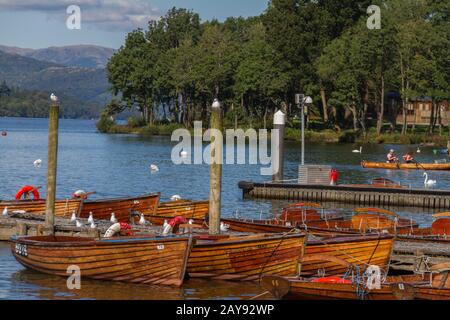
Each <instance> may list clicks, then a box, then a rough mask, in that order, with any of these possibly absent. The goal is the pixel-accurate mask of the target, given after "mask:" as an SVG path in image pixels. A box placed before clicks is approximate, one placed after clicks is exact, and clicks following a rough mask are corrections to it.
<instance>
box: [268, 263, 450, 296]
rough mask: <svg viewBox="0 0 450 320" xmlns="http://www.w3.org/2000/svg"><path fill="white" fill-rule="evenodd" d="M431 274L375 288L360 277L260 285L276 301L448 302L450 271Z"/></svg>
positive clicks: (439, 269)
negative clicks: (419, 300) (418, 300)
mask: <svg viewBox="0 0 450 320" xmlns="http://www.w3.org/2000/svg"><path fill="white" fill-rule="evenodd" d="M434 272H435V273H429V274H427V275H418V274H414V275H403V276H390V277H387V278H386V280H385V281H384V282H383V283H380V286H379V287H372V286H369V282H370V283H371V280H369V279H367V282H366V283H364V278H359V279H355V278H353V279H350V278H347V277H334V278H286V277H285V278H283V277H279V276H266V275H264V276H263V277H262V279H261V281H260V284H261V286H262V287H263V288H264V289H266V290H267V292H269V293H271V294H272V295H273V297H274V298H276V299H288V300H289V299H295V300H301V299H308V300H310V299H321V300H323V299H327V300H332V299H345V300H362V299H364V300H413V299H421V300H450V276H449V272H450V269H448V267H446V266H443V267H442V266H439V265H437V266H435V267H434Z"/></svg>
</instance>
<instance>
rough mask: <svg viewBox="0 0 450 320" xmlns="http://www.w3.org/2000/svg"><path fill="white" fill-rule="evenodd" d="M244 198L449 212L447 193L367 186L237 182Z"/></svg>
mask: <svg viewBox="0 0 450 320" xmlns="http://www.w3.org/2000/svg"><path fill="white" fill-rule="evenodd" d="M239 188H240V189H242V192H243V197H244V198H246V199H278V200H301V201H317V202H335V203H349V204H355V205H357V206H395V207H417V208H423V209H444V210H447V209H450V191H446V190H426V189H409V188H383V187H369V186H366V187H364V186H349V185H345V186H340V185H337V186H331V185H304V184H293V183H290V184H288V183H272V182H266V183H256V182H245V181H241V182H239Z"/></svg>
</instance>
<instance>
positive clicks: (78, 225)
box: [75, 220, 83, 228]
mask: <svg viewBox="0 0 450 320" xmlns="http://www.w3.org/2000/svg"><path fill="white" fill-rule="evenodd" d="M75 223H76V226H77V228H81V227H82V226H83V225H82V224H81V222H80V221H78V220H76V221H75Z"/></svg>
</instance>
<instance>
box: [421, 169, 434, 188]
mask: <svg viewBox="0 0 450 320" xmlns="http://www.w3.org/2000/svg"><path fill="white" fill-rule="evenodd" d="M423 176H424V177H425V182H424V184H425V186H426V187H432V186H435V185H436V184H437V181H436V180H428V173H426V172H424V173H423Z"/></svg>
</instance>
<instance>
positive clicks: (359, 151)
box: [352, 147, 362, 153]
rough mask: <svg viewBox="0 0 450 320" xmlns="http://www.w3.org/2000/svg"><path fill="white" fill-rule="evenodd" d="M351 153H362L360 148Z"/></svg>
mask: <svg viewBox="0 0 450 320" xmlns="http://www.w3.org/2000/svg"><path fill="white" fill-rule="evenodd" d="M352 152H353V153H362V147H359V150H353V151H352Z"/></svg>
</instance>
